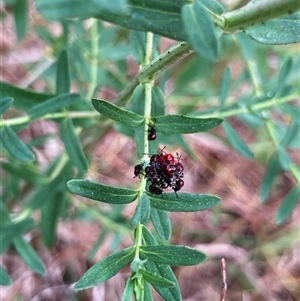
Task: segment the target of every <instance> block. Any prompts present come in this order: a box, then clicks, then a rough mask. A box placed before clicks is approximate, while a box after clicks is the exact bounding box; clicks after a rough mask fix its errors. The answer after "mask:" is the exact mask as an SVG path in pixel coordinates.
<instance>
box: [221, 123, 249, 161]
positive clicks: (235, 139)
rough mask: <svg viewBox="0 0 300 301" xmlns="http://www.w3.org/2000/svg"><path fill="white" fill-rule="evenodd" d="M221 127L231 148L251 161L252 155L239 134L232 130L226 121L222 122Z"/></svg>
mask: <svg viewBox="0 0 300 301" xmlns="http://www.w3.org/2000/svg"><path fill="white" fill-rule="evenodd" d="M222 126H223V129H224V131H225V134H226V137H227V139H228V140H229V142H230V144H231V145H232V147H233V148H234V149H235V150H237V151H238V152H239V153H240V154H242V155H243V156H245V157H246V158H249V159H253V158H254V154H253V153H252V151H251V150H250V149H249V147H248V146H247V144H246V143H245V142H244V141H243V140H242V139H241V137H240V136H239V134H238V133H237V132H236V131H235V130H234V128H233V127H232V126H231V125H230V124H229V123H228V122H227V121H224V122H223V124H222Z"/></svg>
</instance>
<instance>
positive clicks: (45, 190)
mask: <svg viewBox="0 0 300 301" xmlns="http://www.w3.org/2000/svg"><path fill="white" fill-rule="evenodd" d="M63 179H64V178H63V173H62V174H61V175H59V176H57V177H56V178H54V179H52V180H51V181H50V182H49V183H45V184H44V185H40V186H39V187H38V188H37V189H36V191H35V193H34V195H33V196H32V197H31V198H30V202H29V204H28V206H29V207H30V208H31V209H37V208H42V207H43V206H44V205H45V204H47V203H48V202H49V200H51V199H53V198H54V196H55V194H56V193H57V191H58V190H60V189H61V188H62V186H63V185H65V183H64V182H63Z"/></svg>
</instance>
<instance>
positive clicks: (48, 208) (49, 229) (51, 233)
mask: <svg viewBox="0 0 300 301" xmlns="http://www.w3.org/2000/svg"><path fill="white" fill-rule="evenodd" d="M65 202H66V197H65V195H64V193H62V192H61V191H58V192H57V193H56V194H55V195H54V196H53V197H52V198H51V199H49V200H48V201H47V203H46V204H45V205H44V206H43V207H42V216H41V229H42V234H43V239H44V243H45V245H46V246H47V248H49V249H50V248H51V247H53V245H54V243H55V240H56V229H57V224H58V220H59V218H60V217H61V214H62V211H63V208H64V205H65Z"/></svg>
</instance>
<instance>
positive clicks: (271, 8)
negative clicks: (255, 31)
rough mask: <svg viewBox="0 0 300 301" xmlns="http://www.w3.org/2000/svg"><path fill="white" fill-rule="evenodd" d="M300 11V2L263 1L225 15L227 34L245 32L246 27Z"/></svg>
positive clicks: (282, 0)
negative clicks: (238, 31)
mask: <svg viewBox="0 0 300 301" xmlns="http://www.w3.org/2000/svg"><path fill="white" fill-rule="evenodd" d="M299 9H300V1H299V0H261V1H256V2H250V3H249V4H248V5H246V6H244V7H242V8H240V9H237V10H234V11H232V12H228V13H225V14H223V15H222V16H221V17H223V20H224V25H223V26H222V25H221V28H222V29H223V30H224V31H226V32H230V33H232V32H235V31H237V30H243V29H244V28H245V27H249V26H253V25H257V24H259V23H262V22H266V21H268V20H270V19H274V18H277V17H280V16H283V15H286V14H292V13H294V12H296V11H298V10H299Z"/></svg>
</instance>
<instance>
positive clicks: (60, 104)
mask: <svg viewBox="0 0 300 301" xmlns="http://www.w3.org/2000/svg"><path fill="white" fill-rule="evenodd" d="M79 99H80V95H79V94H63V95H58V96H56V97H54V98H50V99H48V100H46V101H45V102H43V103H41V104H38V105H36V106H34V107H33V108H31V109H30V110H28V114H29V115H30V116H31V118H32V119H37V118H40V117H42V116H44V115H46V114H49V113H53V112H56V111H59V110H60V109H62V108H65V107H68V106H69V105H70V104H72V103H73V102H75V101H77V100H79Z"/></svg>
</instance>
